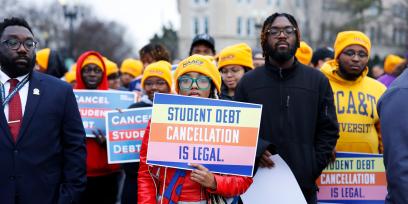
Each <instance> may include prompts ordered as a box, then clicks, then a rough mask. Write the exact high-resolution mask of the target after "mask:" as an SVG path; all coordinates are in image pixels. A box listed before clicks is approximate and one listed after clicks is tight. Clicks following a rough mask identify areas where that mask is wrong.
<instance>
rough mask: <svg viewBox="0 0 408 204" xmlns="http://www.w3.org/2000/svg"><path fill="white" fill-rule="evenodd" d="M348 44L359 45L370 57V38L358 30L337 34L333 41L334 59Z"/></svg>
mask: <svg viewBox="0 0 408 204" xmlns="http://www.w3.org/2000/svg"><path fill="white" fill-rule="evenodd" d="M350 45H361V46H363V47H364V48H365V49H366V50H367V54H368V57H370V50H371V42H370V39H369V38H368V37H367V36H366V35H365V34H364V33H362V32H360V31H343V32H340V33H338V34H337V37H336V42H334V59H337V58H338V57H339V55H340V53H341V52H342V51H343V50H344V48H346V47H348V46H350Z"/></svg>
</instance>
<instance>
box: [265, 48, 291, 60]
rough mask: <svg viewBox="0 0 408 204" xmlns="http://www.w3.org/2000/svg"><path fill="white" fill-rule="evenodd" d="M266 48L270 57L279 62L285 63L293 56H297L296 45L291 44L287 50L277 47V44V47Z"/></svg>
mask: <svg viewBox="0 0 408 204" xmlns="http://www.w3.org/2000/svg"><path fill="white" fill-rule="evenodd" d="M266 49H267V53H268V54H269V57H270V58H272V59H273V60H275V61H276V62H278V63H284V62H287V61H289V60H290V59H291V58H292V57H293V56H295V53H296V49H297V48H296V47H295V46H290V45H289V49H288V50H287V51H279V50H278V49H277V46H275V48H273V47H271V46H266Z"/></svg>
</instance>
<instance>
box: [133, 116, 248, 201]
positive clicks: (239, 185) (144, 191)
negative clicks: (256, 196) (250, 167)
mask: <svg viewBox="0 0 408 204" xmlns="http://www.w3.org/2000/svg"><path fill="white" fill-rule="evenodd" d="M149 133H150V122H149V125H148V126H147V128H146V131H145V135H144V137H143V142H142V148H141V150H140V167H139V175H138V193H137V195H138V203H139V204H143V203H147V204H154V203H157V198H158V197H159V198H160V197H162V196H163V192H164V191H165V190H166V187H167V186H168V185H169V183H170V180H171V179H172V177H173V175H174V173H175V172H176V169H174V168H167V167H158V166H151V165H147V164H146V155H147V148H148V141H149ZM163 154H165V152H163ZM190 172H191V171H188V170H187V174H186V177H185V179H184V183H183V188H182V190H181V194H180V201H184V202H196V201H202V200H206V198H207V195H208V193H213V194H218V195H221V196H224V197H234V196H237V195H240V194H242V193H244V192H245V191H246V190H247V189H248V188H249V186H250V185H251V184H252V178H251V177H243V176H232V175H219V174H214V177H215V180H216V183H217V188H216V190H211V189H208V188H205V187H202V186H201V185H200V184H199V183H197V182H195V181H192V180H191V179H190Z"/></svg>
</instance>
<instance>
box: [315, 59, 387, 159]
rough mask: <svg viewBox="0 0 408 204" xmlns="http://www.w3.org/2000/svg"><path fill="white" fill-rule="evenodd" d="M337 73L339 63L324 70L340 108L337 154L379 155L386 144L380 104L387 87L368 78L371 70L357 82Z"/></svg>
mask: <svg viewBox="0 0 408 204" xmlns="http://www.w3.org/2000/svg"><path fill="white" fill-rule="evenodd" d="M337 70H338V64H337V62H336V61H335V60H332V61H328V62H326V63H325V64H324V65H323V67H322V68H321V71H322V72H323V73H324V74H325V75H326V77H327V78H328V79H329V81H330V85H331V86H332V89H333V94H334V101H335V105H336V113H337V120H338V122H339V129H340V138H339V139H338V140H337V145H336V151H344V152H364V153H379V151H382V143H381V133H380V132H379V118H378V114H377V102H378V100H379V99H380V97H381V95H382V94H383V93H384V92H385V90H386V87H385V86H384V85H383V84H381V83H380V82H378V81H376V80H374V79H372V78H370V77H368V76H367V72H368V68H366V69H365V70H364V71H363V73H362V74H361V76H360V77H359V78H358V79H357V80H355V81H348V80H345V79H343V78H341V77H340V76H339V75H338V74H337ZM377 128H378V129H377Z"/></svg>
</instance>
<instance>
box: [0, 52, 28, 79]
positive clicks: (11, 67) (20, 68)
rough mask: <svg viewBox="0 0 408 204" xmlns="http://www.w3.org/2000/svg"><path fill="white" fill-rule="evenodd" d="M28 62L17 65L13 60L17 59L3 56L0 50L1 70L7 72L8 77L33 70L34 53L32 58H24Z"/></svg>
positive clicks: (15, 76) (14, 76) (21, 74)
mask: <svg viewBox="0 0 408 204" xmlns="http://www.w3.org/2000/svg"><path fill="white" fill-rule="evenodd" d="M26 59H27V61H28V64H25V65H17V64H16V62H15V60H17V59H9V58H8V57H6V56H4V55H3V54H2V53H1V52H0V65H1V70H2V71H3V72H4V73H5V74H7V75H8V76H9V77H10V78H17V77H19V76H23V75H26V74H28V73H30V72H31V71H33V69H34V66H35V55H34V56H33V58H32V59H29V58H26Z"/></svg>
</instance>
